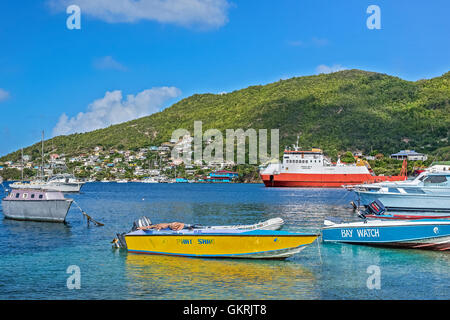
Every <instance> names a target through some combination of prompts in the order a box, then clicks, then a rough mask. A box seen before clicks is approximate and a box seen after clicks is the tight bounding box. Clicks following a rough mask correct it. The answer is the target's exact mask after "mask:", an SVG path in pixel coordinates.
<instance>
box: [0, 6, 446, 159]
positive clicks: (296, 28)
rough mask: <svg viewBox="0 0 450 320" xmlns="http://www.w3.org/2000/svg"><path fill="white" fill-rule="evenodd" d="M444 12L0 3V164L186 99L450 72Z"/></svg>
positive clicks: (441, 8)
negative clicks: (333, 79)
mask: <svg viewBox="0 0 450 320" xmlns="http://www.w3.org/2000/svg"><path fill="white" fill-rule="evenodd" d="M69 4H77V5H78V6H79V7H80V9H81V29H79V30H76V29H75V30H69V29H68V28H67V26H66V20H67V18H68V17H69V16H70V14H67V13H66V8H67V6H68V5H69ZM186 5H187V6H186ZM369 5H377V6H379V8H380V10H381V15H380V18H381V29H380V30H376V29H374V30H370V29H368V28H367V26H366V20H367V18H368V17H369V16H370V14H368V13H366V9H367V7H368V6H369ZM183 6H184V7H183ZM449 9H450V4H449V2H448V1H444V0H436V1H430V2H425V1H404V0H396V1H379V0H374V1H361V0H360V1H324V0H315V1H313V0H295V1H290V0H281V1H272V0H261V1H249V0H247V1H233V2H232V1H228V0H209V1H205V0H184V1H179V0H170V1H166V2H164V1H162V2H161V1H159V0H141V1H140V2H136V1H132V0H108V1H105V0H98V1H94V0H92V1H88V0H72V1H66V0H48V1H34V0H28V1H8V2H2V4H1V10H0V43H1V50H0V133H1V138H2V139H1V140H0V155H4V154H7V153H9V152H12V151H15V150H17V149H18V148H21V147H25V146H28V145H31V144H33V143H35V142H37V141H39V140H40V132H41V130H45V132H46V138H49V137H52V136H53V135H55V134H63V133H71V132H74V131H77V130H79V131H86V130H91V129H95V128H98V127H102V126H107V125H109V124H113V123H117V122H121V121H126V120H130V119H131V118H135V117H140V116H143V115H147V114H151V113H153V112H155V111H158V110H161V109H162V108H165V107H168V106H170V105H171V104H173V103H174V102H176V101H178V100H180V99H182V98H185V97H188V96H190V95H192V94H194V93H206V92H211V93H219V92H229V91H232V90H236V89H241V88H244V87H248V86H250V85H256V84H266V83H270V82H273V81H278V80H279V79H282V78H283V79H284V78H290V77H293V76H303V75H313V74H317V73H319V72H330V71H334V70H340V69H352V68H358V69H363V70H370V71H376V72H382V73H387V74H390V75H395V76H398V77H401V78H403V79H406V80H412V81H413V80H418V79H423V78H431V77H435V76H439V75H442V74H443V73H445V72H447V71H449V70H450V59H449V57H450V42H449V34H450V19H448V12H449Z"/></svg>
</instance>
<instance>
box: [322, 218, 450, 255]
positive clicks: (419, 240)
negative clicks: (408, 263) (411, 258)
mask: <svg viewBox="0 0 450 320" xmlns="http://www.w3.org/2000/svg"><path fill="white" fill-rule="evenodd" d="M325 224H326V225H327V226H326V227H324V228H323V230H322V237H323V241H324V242H341V243H353V244H366V245H374V246H390V247H406V248H415V249H430V250H442V251H443V250H450V221H449V220H439V221H437V220H420V221H419V220H415V221H380V220H369V221H367V222H355V223H342V224H335V223H332V222H329V221H326V222H325Z"/></svg>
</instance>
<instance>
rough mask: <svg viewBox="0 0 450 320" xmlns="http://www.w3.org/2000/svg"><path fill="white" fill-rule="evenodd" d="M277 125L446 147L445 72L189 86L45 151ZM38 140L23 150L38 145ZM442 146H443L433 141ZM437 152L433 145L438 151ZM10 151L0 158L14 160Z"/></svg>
mask: <svg viewBox="0 0 450 320" xmlns="http://www.w3.org/2000/svg"><path fill="white" fill-rule="evenodd" d="M196 120H201V121H203V131H205V130H207V129H210V128H216V129H219V130H222V131H223V133H224V134H225V129H238V128H242V129H244V130H245V129H247V128H254V129H275V128H278V129H280V148H284V146H285V145H290V144H293V143H295V142H296V139H297V135H299V134H300V140H299V145H300V146H301V147H303V148H308V147H313V146H316V147H321V148H322V149H324V151H325V152H326V153H328V154H336V153H338V152H340V151H344V150H361V151H364V152H370V151H371V150H377V151H379V152H384V153H392V152H394V151H395V152H396V151H398V150H400V149H415V150H416V151H418V152H434V153H436V154H444V155H448V139H449V135H450V72H447V73H446V74H444V75H442V76H440V77H436V78H433V79H429V80H420V81H415V82H411V81H405V80H402V79H400V78H397V77H393V76H389V75H386V74H380V73H374V72H367V71H361V70H345V71H340V72H336V73H331V74H321V75H314V76H305V77H296V78H291V79H287V80H280V81H278V82H275V83H270V84H267V85H258V86H251V87H248V88H245V89H242V90H237V91H233V92H231V93H227V94H195V95H193V96H191V97H188V98H186V99H183V100H181V101H179V102H177V103H175V104H174V105H172V106H171V107H169V108H167V109H165V110H164V111H162V112H159V113H155V114H153V115H150V116H147V117H143V118H140V119H136V120H133V121H129V122H125V123H121V124H118V125H113V126H110V127H108V128H104V129H99V130H95V131H92V132H88V133H83V134H72V135H68V136H58V137H55V138H53V139H51V140H52V142H50V140H47V142H46V143H45V145H46V151H47V152H48V151H50V148H51V146H52V145H53V148H54V149H53V151H52V152H57V153H65V154H67V155H74V154H79V153H82V152H86V151H89V150H92V149H93V148H94V147H95V146H103V147H105V148H112V147H115V148H119V149H137V148H139V147H146V146H151V145H157V144H159V143H162V142H164V141H167V140H169V139H170V137H171V134H172V131H173V130H175V129H177V128H185V129H188V130H190V131H191V132H193V125H194V121H196ZM39 147H40V143H37V144H35V145H33V146H30V147H28V148H26V149H25V150H24V152H25V154H32V153H33V154H36V153H39ZM440 148H443V149H440ZM439 152H440V153H439ZM19 153H20V152H19V151H16V152H14V153H11V154H9V155H6V156H4V157H3V158H1V159H0V161H5V160H16V159H18V158H19V157H20V154H19Z"/></svg>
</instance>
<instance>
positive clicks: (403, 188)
mask: <svg viewBox="0 0 450 320" xmlns="http://www.w3.org/2000/svg"><path fill="white" fill-rule="evenodd" d="M353 190H354V191H355V192H356V194H357V195H358V198H359V200H358V201H359V203H360V205H363V206H365V207H367V206H368V205H369V204H370V203H372V202H373V201H376V200H380V201H381V202H382V203H383V205H384V206H385V207H386V209H388V210H389V211H439V212H450V172H449V171H446V172H444V171H443V172H423V173H422V174H421V175H419V176H418V177H417V178H416V179H414V180H412V181H403V182H386V183H374V184H361V185H357V186H355V187H354V188H353Z"/></svg>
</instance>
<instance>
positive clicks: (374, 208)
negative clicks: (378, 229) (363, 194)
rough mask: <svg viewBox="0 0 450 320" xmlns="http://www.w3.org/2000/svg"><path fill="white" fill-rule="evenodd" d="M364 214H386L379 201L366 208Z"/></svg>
mask: <svg viewBox="0 0 450 320" xmlns="http://www.w3.org/2000/svg"><path fill="white" fill-rule="evenodd" d="M366 212H367V213H368V214H375V215H378V216H379V215H382V214H384V213H385V212H386V208H385V207H384V205H383V204H382V203H381V201H380V200H375V201H373V202H371V203H370V204H369V205H368V206H367V211H366Z"/></svg>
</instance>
